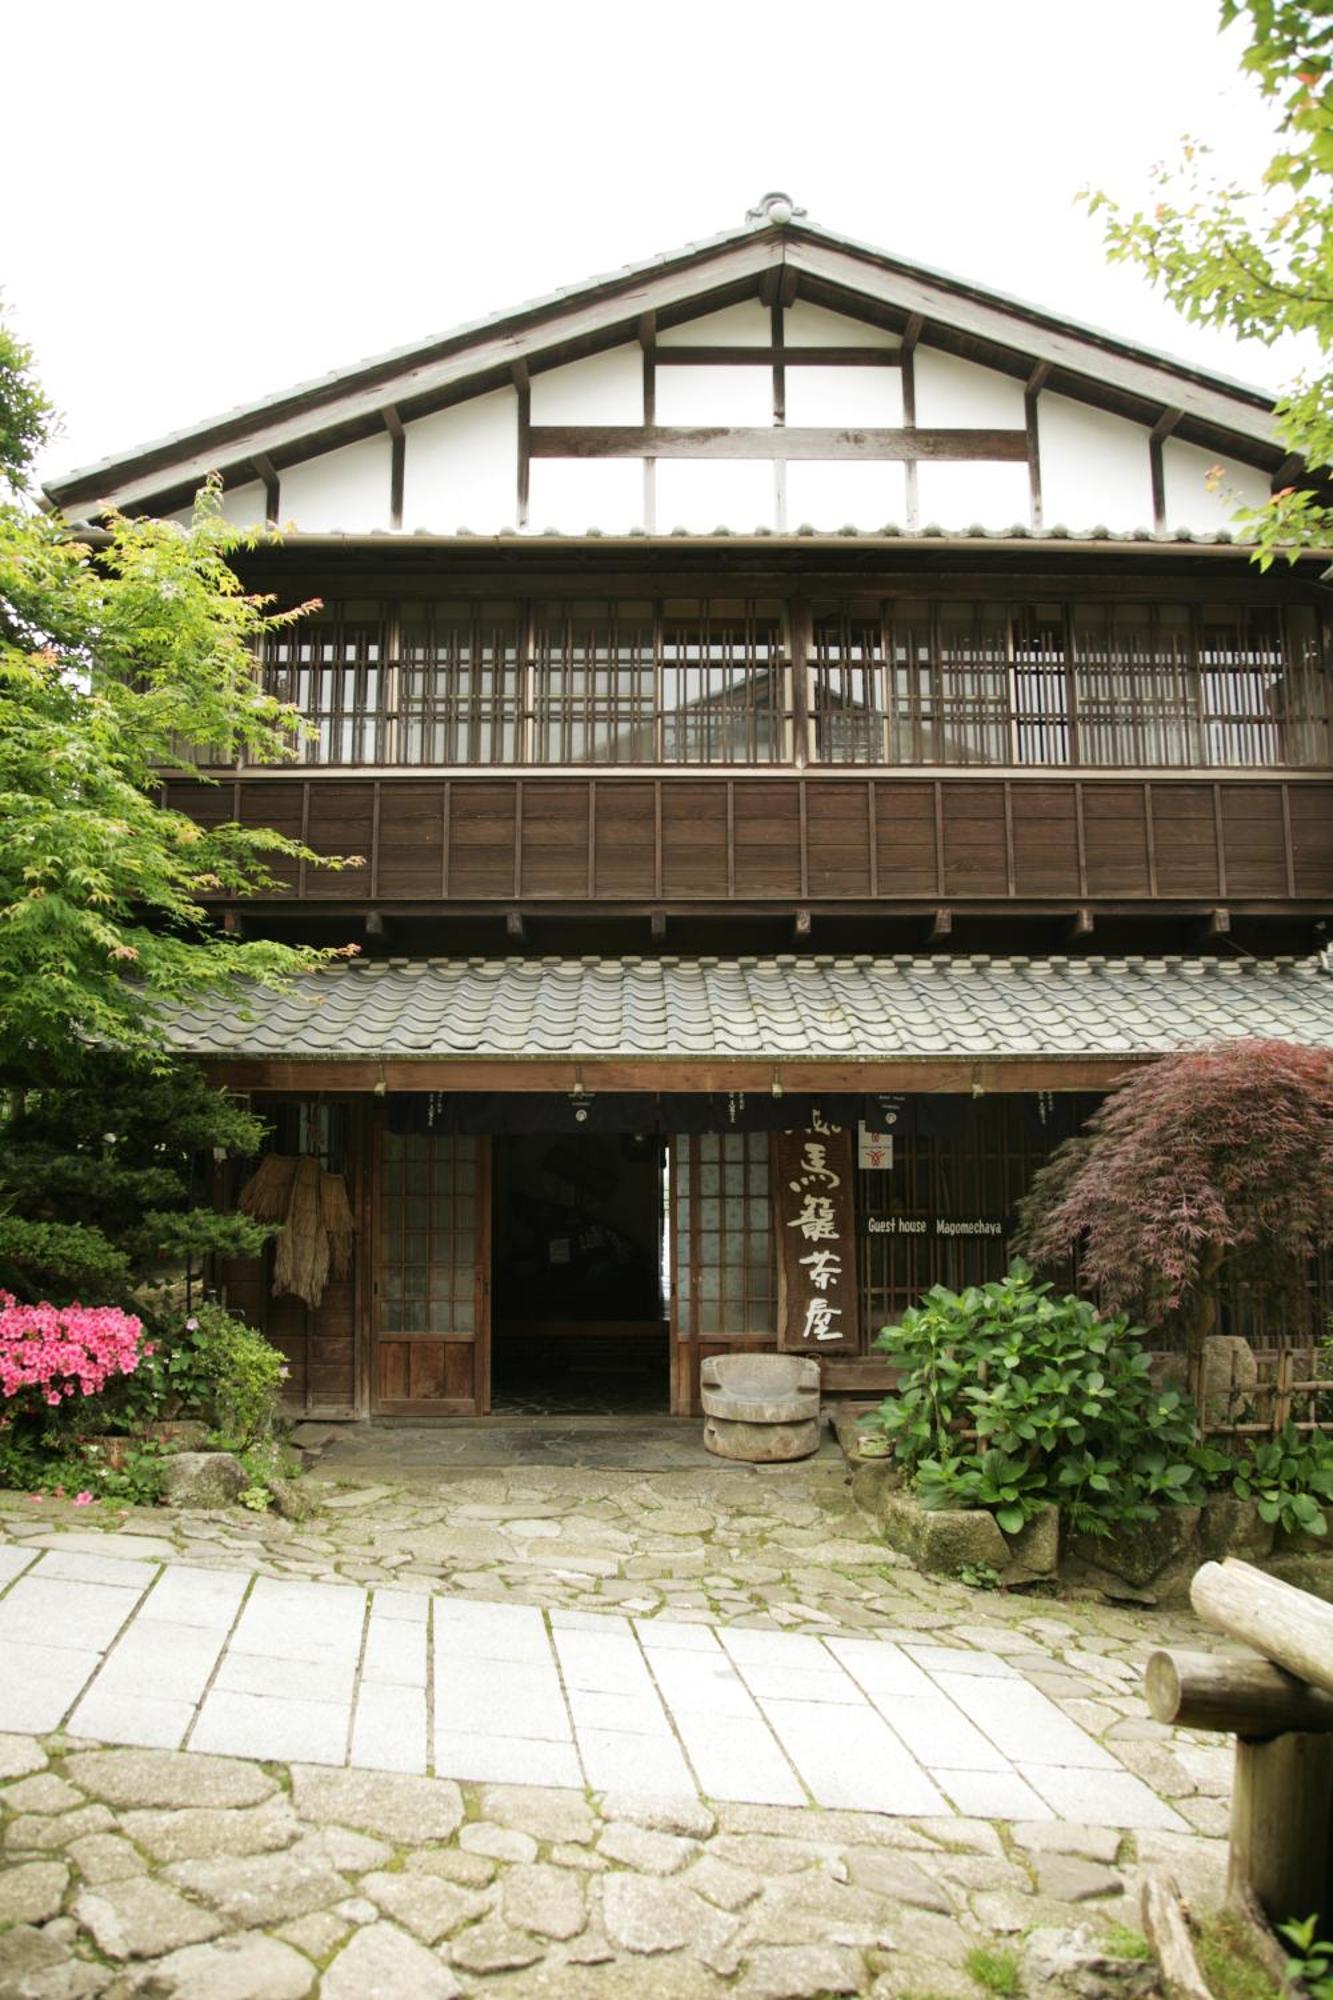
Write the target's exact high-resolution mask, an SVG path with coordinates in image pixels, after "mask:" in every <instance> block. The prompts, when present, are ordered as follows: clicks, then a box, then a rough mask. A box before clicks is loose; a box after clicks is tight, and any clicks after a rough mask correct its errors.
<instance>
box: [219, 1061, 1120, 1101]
mask: <svg viewBox="0 0 1333 2000" xmlns="http://www.w3.org/2000/svg"><path fill="white" fill-rule="evenodd" d="M199 1060H200V1062H201V1064H202V1066H203V1068H204V1070H205V1073H206V1074H207V1075H208V1076H209V1077H210V1079H211V1080H213V1081H214V1082H217V1083H220V1084H222V1085H224V1086H225V1087H228V1088H231V1089H236V1090H272V1091H284V1092H286V1091H292V1092H296V1093H298V1094H299V1093H304V1092H307V1091H310V1092H314V1093H316V1094H318V1093H321V1092H328V1091H348V1092H352V1093H354V1094H356V1095H360V1094H361V1093H363V1092H370V1091H373V1090H374V1089H375V1086H376V1084H377V1083H387V1085H388V1088H389V1090H390V1091H397V1090H410V1091H418V1090H480V1091H492V1090H496V1091H500V1090H503V1091H534V1090H536V1091H554V1092H560V1093H568V1092H569V1091H572V1090H605V1091H613V1090H614V1091H634V1090H658V1091H665V1092H672V1091H689V1092H693V1091H706V1092H711V1091H726V1090H746V1091H762V1092H765V1093H766V1092H767V1091H769V1090H770V1089H771V1087H772V1082H773V1064H772V1062H771V1060H770V1061H767V1062H755V1061H745V1060H740V1061H730V1060H726V1059H723V1060H719V1061H713V1060H711V1059H707V1058H705V1059H702V1060H700V1059H693V1058H688V1057H679V1056H675V1057H671V1056H663V1057H660V1058H658V1057H652V1058H648V1057H641V1056H609V1057H605V1058H599V1057H594V1058H591V1059H590V1058H588V1057H586V1056H584V1057H581V1058H580V1059H579V1060H578V1061H577V1062H575V1061H573V1060H572V1059H568V1058H566V1059H561V1058H558V1057H557V1058H552V1059H550V1060H542V1061H533V1060H531V1059H526V1060H524V1061H522V1062H507V1061H505V1060H504V1059H503V1058H499V1057H471V1058H466V1059H461V1060H453V1059H450V1058H443V1059H440V1058H431V1057H417V1058H412V1059H407V1060H404V1061H401V1062H397V1061H395V1062H391V1063H381V1062H379V1061H376V1060H373V1059H369V1060H352V1061H318V1060H317V1061H309V1062H307V1061H301V1060H299V1059H287V1058H281V1057H279V1058H275V1057H271V1056H261V1057H254V1058H250V1059H246V1058H244V1057H237V1056H219V1057H216V1058H214V1057H201V1058H199ZM1151 1060H1153V1058H1151V1057H1148V1056H1023V1057H1012V1058H1006V1059H1004V1060H1002V1061H1001V1060H997V1061H986V1060H979V1061H978V1060H973V1059H972V1058H970V1057H967V1056H942V1057H937V1058H929V1059H926V1060H924V1061H919V1062H913V1061H908V1060H901V1059H900V1060H896V1061H887V1062H862V1063H856V1062H845V1061H836V1060H835V1061H804V1062H802V1061H791V1060H789V1059H788V1058H786V1057H784V1058H783V1062H782V1082H783V1087H784V1089H787V1090H791V1091H849V1092H856V1093H861V1092H881V1091H882V1092H897V1091H927V1092H937V1091H949V1092H955V1093H956V1092H959V1091H966V1090H970V1089H972V1088H974V1087H976V1086H978V1085H979V1086H980V1087H981V1089H982V1090H983V1091H984V1092H985V1093H986V1095H987V1096H988V1097H989V1096H1000V1095H1004V1094H1006V1093H1009V1092H1024V1093H1026V1092H1030V1091H1034V1090H1058V1091H1066V1090H1073V1091H1082V1090H1109V1089H1110V1088H1111V1087H1112V1086H1113V1085H1114V1084H1116V1083H1119V1082H1120V1080H1121V1079H1122V1078H1123V1077H1126V1076H1130V1075H1132V1074H1133V1072H1134V1071H1135V1070H1137V1069H1141V1068H1142V1067H1143V1065H1144V1063H1145V1062H1148V1061H1151Z"/></svg>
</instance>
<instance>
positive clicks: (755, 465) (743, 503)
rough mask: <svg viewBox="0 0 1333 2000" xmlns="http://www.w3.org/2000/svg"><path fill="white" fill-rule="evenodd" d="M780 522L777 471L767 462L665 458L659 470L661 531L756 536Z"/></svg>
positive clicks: (658, 524) (658, 487)
mask: <svg viewBox="0 0 1333 2000" xmlns="http://www.w3.org/2000/svg"><path fill="white" fill-rule="evenodd" d="M775 519H776V510H775V506H774V483H773V467H772V465H771V464H770V462H769V461H768V460H767V459H733V458H715V459H702V460H700V459H688V458H664V459H660V460H659V461H658V466H657V526H658V531H659V533H665V534H670V532H671V530H672V529H673V528H688V529H689V530H690V532H691V533H692V534H700V535H706V534H710V533H711V532H712V530H713V529H714V528H724V527H725V528H731V529H734V530H735V531H736V532H737V533H738V534H743V535H744V534H752V533H753V532H754V530H755V529H756V528H760V527H763V528H771V527H772V526H773V524H774V521H775Z"/></svg>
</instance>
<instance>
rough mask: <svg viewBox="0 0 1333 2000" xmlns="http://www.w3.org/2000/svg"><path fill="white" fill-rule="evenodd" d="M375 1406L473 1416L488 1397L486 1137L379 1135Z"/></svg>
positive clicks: (403, 1413) (384, 1412) (394, 1412)
mask: <svg viewBox="0 0 1333 2000" xmlns="http://www.w3.org/2000/svg"><path fill="white" fill-rule="evenodd" d="M377 1180H378V1184H379V1213H378V1217H377V1225H378V1226H377V1230H376V1235H377V1239H378V1252H377V1275H376V1282H375V1299H374V1329H375V1347H374V1357H373V1369H372V1385H373V1387H372V1394H373V1407H374V1410H375V1413H376V1414H377V1415H379V1416H394V1417H414V1416H419V1417H476V1416H484V1415H485V1414H486V1412H487V1410H488V1409H489V1408H490V1396H491V1367H490V1361H491V1353H490V1348H491V1327H490V1307H491V1283H490V1276H491V1159H490V1142H489V1140H486V1139H475V1138H467V1137H462V1136H458V1135H456V1134H453V1133H444V1132H441V1133H413V1134H410V1135H409V1134H398V1133H393V1132H384V1133H382V1134H381V1136H380V1158H379V1171H378V1174H377Z"/></svg>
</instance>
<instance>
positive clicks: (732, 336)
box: [657, 299, 773, 347]
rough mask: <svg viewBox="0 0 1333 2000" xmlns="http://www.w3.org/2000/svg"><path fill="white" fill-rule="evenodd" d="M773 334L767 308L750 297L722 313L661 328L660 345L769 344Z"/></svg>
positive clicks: (751, 345)
mask: <svg viewBox="0 0 1333 2000" xmlns="http://www.w3.org/2000/svg"><path fill="white" fill-rule="evenodd" d="M772 337H773V333H772V326H771V323H770V320H769V316H768V309H767V307H765V306H761V305H760V303H759V301H758V299H747V300H746V301H745V302H744V303H743V304H741V305H738V306H726V307H724V308H723V310H722V311H721V312H714V313H702V314H700V316H699V317H698V319H687V320H683V321H682V322H681V324H680V325H679V326H666V327H662V328H661V329H660V330H659V332H658V335H657V345H658V346H659V347H767V346H768V344H769V342H770V341H771V339H772Z"/></svg>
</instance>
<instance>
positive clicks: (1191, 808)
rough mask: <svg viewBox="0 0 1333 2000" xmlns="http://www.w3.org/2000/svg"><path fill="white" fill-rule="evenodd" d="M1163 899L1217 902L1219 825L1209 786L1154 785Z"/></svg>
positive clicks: (1156, 844) (1155, 843) (1159, 888)
mask: <svg viewBox="0 0 1333 2000" xmlns="http://www.w3.org/2000/svg"><path fill="white" fill-rule="evenodd" d="M1149 790H1150V792H1151V798H1152V824H1153V850H1154V853H1155V855H1156V859H1157V893H1158V895H1159V896H1219V895H1220V894H1221V891H1222V879H1221V873H1220V870H1219V868H1218V853H1217V821H1216V818H1215V816H1214V811H1213V788H1212V786H1211V785H1152V786H1150V787H1149Z"/></svg>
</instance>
